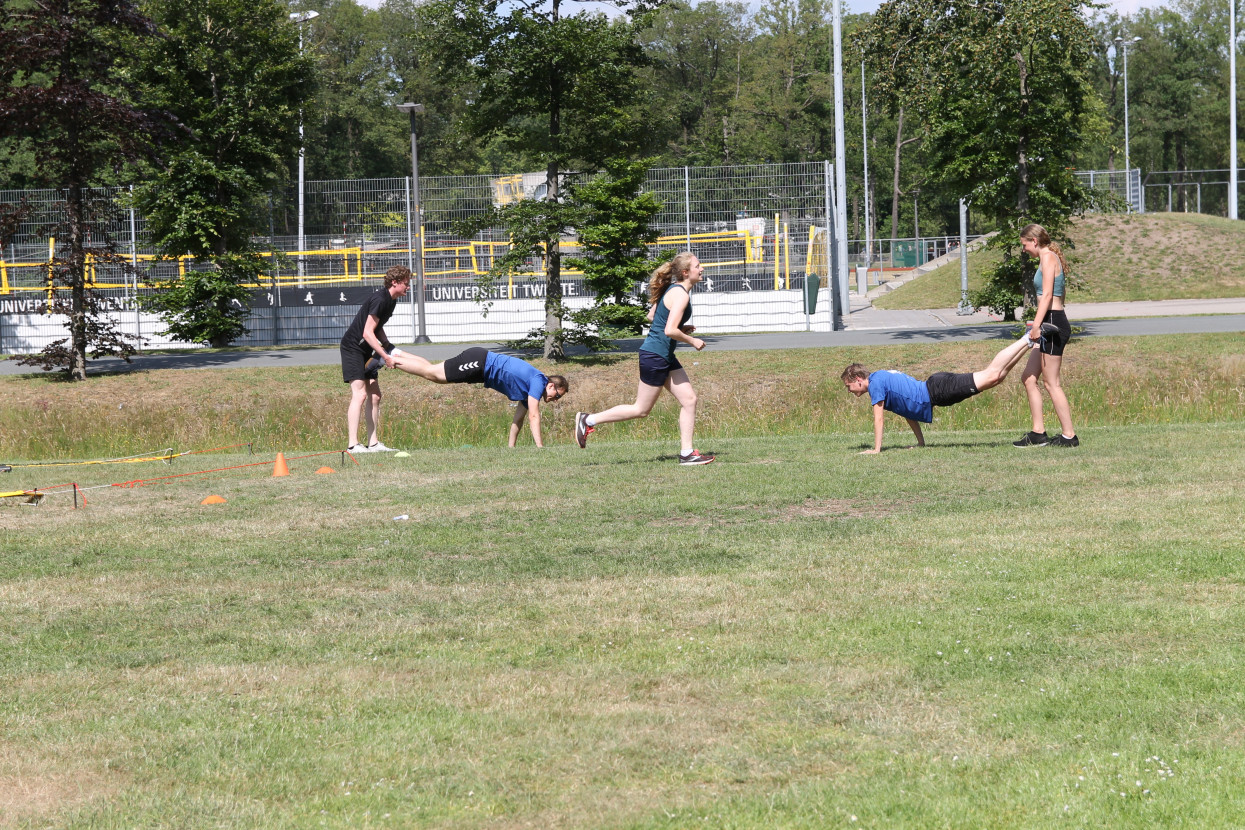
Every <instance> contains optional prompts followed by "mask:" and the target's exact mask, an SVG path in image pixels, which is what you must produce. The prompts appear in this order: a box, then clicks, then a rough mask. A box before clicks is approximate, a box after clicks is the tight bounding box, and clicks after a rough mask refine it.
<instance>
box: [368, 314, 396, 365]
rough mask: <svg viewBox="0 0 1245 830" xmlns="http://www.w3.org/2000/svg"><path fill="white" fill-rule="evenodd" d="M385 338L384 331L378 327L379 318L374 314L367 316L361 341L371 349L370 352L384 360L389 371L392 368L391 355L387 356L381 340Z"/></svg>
mask: <svg viewBox="0 0 1245 830" xmlns="http://www.w3.org/2000/svg"><path fill="white" fill-rule="evenodd" d="M384 336H385V330H384V329H383V328H382V327H381V325H380V318H379V317H377V316H376V315H375V314H369V315H368V316H367V322H366V323H364V324H363V340H364V342H365V343H367V344H368V345H369V346H371V347H372V351H374V352H376V354H378V355H381V356H382V357H383V358H384V360H385V365H386V366H387V367H389V368H390V369H392V368H393V355H391V354H389V353H388V352H387V351H386V350H385V347H384V346H383V345H381V338H382V337H384Z"/></svg>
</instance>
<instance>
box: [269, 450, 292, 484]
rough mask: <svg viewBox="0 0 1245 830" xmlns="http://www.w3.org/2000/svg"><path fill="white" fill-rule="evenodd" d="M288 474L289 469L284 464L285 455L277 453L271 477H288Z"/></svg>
mask: <svg viewBox="0 0 1245 830" xmlns="http://www.w3.org/2000/svg"><path fill="white" fill-rule="evenodd" d="M289 474H290V468H289V466H288V465H287V464H286V463H285V453H283V452H279V453H277V460H276V463H274V464H273V465H272V477H273V478H277V477H278V476H288V475H289Z"/></svg>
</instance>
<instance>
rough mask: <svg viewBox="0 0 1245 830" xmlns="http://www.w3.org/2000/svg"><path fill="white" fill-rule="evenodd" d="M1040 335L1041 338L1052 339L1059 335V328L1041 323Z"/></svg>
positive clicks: (1051, 324)
mask: <svg viewBox="0 0 1245 830" xmlns="http://www.w3.org/2000/svg"><path fill="white" fill-rule="evenodd" d="M1041 333H1042V336H1043V337H1054V336H1055V335H1056V334H1059V326H1057V325H1055V324H1054V323H1043V324H1042V330H1041Z"/></svg>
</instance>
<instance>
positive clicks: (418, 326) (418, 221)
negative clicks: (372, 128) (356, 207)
mask: <svg viewBox="0 0 1245 830" xmlns="http://www.w3.org/2000/svg"><path fill="white" fill-rule="evenodd" d="M398 109H399V110H401V111H402V112H405V113H406V114H407V115H409V116H410V117H411V191H412V193H413V194H414V196H415V206H414V216H413V219H414V222H415V321H416V322H415V342H416V343H431V342H432V341H431V340H429V339H428V332H427V329H426V327H425V320H424V222H423V217H422V215H421V214H420V210H419V147H418V146H417V145H416V143H415V116H416V115H418V114H419V113H421V112H423V111H424V105H423V104H398Z"/></svg>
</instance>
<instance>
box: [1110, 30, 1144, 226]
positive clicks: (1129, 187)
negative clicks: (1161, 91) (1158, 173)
mask: <svg viewBox="0 0 1245 830" xmlns="http://www.w3.org/2000/svg"><path fill="white" fill-rule="evenodd" d="M1139 40H1141V38H1139V37H1135V38H1133V39H1132V40H1125V39H1124V38H1122V37H1117V38H1116V39H1115V48H1116V50H1118V51H1122V52H1123V53H1124V201H1126V202H1128V212H1129V213H1132V212H1133V166H1132V162H1131V159H1129V156H1128V47H1129V46H1132V45H1133V44H1134V43H1136V42H1137V41H1139Z"/></svg>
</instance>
